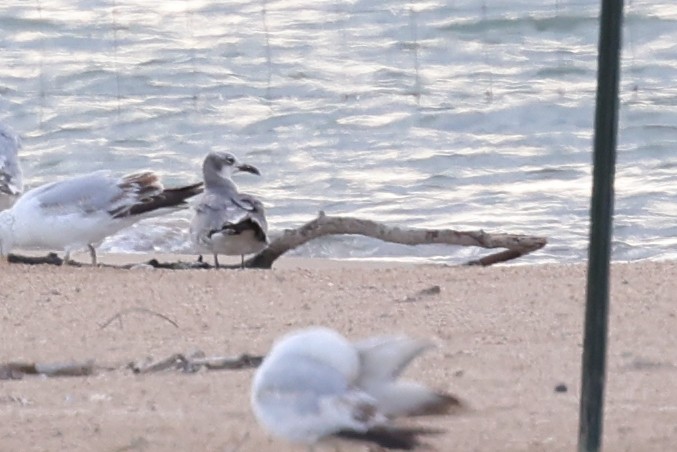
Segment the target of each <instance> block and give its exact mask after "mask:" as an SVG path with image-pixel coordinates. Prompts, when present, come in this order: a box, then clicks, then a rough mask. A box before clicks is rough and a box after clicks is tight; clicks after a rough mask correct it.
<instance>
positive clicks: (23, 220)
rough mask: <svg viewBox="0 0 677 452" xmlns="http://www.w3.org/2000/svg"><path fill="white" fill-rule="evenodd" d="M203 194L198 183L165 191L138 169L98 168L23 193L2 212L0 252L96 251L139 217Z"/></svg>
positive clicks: (150, 175) (153, 176) (165, 210)
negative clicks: (115, 171)
mask: <svg viewBox="0 0 677 452" xmlns="http://www.w3.org/2000/svg"><path fill="white" fill-rule="evenodd" d="M201 192H202V182H198V183H196V184H192V185H188V186H185V187H179V188H171V189H165V188H164V187H163V186H162V183H161V182H160V179H159V177H158V176H157V174H155V173H153V172H151V171H142V172H137V173H133V174H128V175H125V176H122V177H118V176H114V175H112V174H111V173H110V172H109V171H96V172H93V173H90V174H85V175H82V176H77V177H73V178H70V179H66V180H62V181H59V182H52V183H50V184H46V185H42V186H40V187H37V188H34V189H32V190H29V191H28V192H26V193H25V194H24V195H23V196H21V197H20V198H19V199H18V200H17V201H16V203H15V204H14V205H13V206H12V208H10V209H7V210H5V211H3V212H0V254H2V255H3V256H6V255H7V254H9V252H10V251H11V250H12V248H13V247H26V248H52V249H63V250H64V251H65V253H66V255H65V258H64V262H69V261H70V253H71V251H73V250H77V249H81V248H85V247H87V248H89V252H90V255H91V257H92V264H93V265H96V249H95V247H96V246H98V245H99V244H100V243H101V242H102V241H103V240H104V239H105V238H106V237H108V236H110V235H113V234H115V233H116V232H118V231H119V230H121V229H124V228H126V227H128V226H131V225H132V224H134V223H136V222H137V221H139V220H141V219H144V218H148V217H151V216H156V215H162V214H164V213H168V212H170V211H172V210H174V209H176V208H179V207H182V206H187V203H185V200H186V199H187V198H190V197H191V196H195V195H197V194H199V193H201Z"/></svg>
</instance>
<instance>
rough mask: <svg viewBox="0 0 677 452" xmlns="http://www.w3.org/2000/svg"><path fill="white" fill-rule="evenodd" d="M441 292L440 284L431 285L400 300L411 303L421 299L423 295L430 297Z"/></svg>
mask: <svg viewBox="0 0 677 452" xmlns="http://www.w3.org/2000/svg"><path fill="white" fill-rule="evenodd" d="M440 293H442V288H441V287H440V286H437V285H435V286H430V287H428V288H426V289H421V290H419V291H418V292H416V293H415V294H413V295H409V296H408V297H406V298H405V299H403V300H400V302H402V303H411V302H413V301H418V300H420V299H421V298H422V297H430V296H433V295H439V294H440Z"/></svg>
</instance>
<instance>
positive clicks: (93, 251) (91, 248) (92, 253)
mask: <svg viewBox="0 0 677 452" xmlns="http://www.w3.org/2000/svg"><path fill="white" fill-rule="evenodd" d="M87 248H89V256H90V257H91V258H92V265H93V266H95V267H96V248H94V245H92V244H91V243H90V244H89V245H87Z"/></svg>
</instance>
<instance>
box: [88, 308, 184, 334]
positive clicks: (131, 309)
mask: <svg viewBox="0 0 677 452" xmlns="http://www.w3.org/2000/svg"><path fill="white" fill-rule="evenodd" d="M130 312H141V313H144V314H151V315H154V316H156V317H159V318H161V319H163V320H166V321H167V322H169V323H171V324H172V325H174V327H175V328H178V327H179V324H178V323H176V322H175V321H173V320H172V319H170V318H169V317H167V316H166V315H164V314H160V313H159V312H155V311H152V310H150V309H146V308H138V307H137V308H127V309H123V310H122V311H120V312H118V313H117V314H115V315H114V316H113V317H111V318H110V319H108V320H107V321H106V322H105V323H104V324H103V325H101V326H100V327H99V329H101V330H102V329H104V328H106V327H107V326H108V325H110V324H111V323H113V321H114V320H116V319H119V320H120V326H121V327H122V316H123V315H125V314H129V313H130Z"/></svg>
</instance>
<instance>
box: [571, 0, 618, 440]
mask: <svg viewBox="0 0 677 452" xmlns="http://www.w3.org/2000/svg"><path fill="white" fill-rule="evenodd" d="M622 18H623V0H602V9H601V14H600V33H599V55H598V58H597V65H598V67H597V102H596V111H595V141H594V168H593V186H592V202H591V208H590V243H589V248H588V253H589V254H588V286H587V297H586V308H585V339H584V341H583V370H582V385H581V406H580V409H581V411H580V419H579V421H580V423H579V435H578V450H579V452H593V451H594V452H597V451H599V450H600V449H601V446H602V420H603V411H604V410H603V408H604V383H605V368H606V341H607V324H608V310H609V260H610V255H611V232H612V218H613V201H614V191H613V184H614V171H615V164H616V135H617V129H618V79H619V72H620V64H619V60H620V48H621V25H622Z"/></svg>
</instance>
